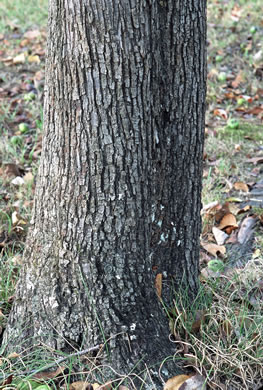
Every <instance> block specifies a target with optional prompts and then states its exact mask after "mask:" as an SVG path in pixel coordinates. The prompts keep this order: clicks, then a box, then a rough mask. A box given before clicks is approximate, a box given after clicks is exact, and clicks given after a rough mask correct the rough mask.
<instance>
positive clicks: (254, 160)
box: [247, 156, 263, 165]
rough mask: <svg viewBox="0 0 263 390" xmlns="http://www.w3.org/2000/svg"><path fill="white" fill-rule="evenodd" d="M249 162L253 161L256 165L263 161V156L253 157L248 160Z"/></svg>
mask: <svg viewBox="0 0 263 390" xmlns="http://www.w3.org/2000/svg"><path fill="white" fill-rule="evenodd" d="M247 162H248V163H253V164H254V165H257V164H260V163H263V156H260V157H252V158H250V159H248V160H247Z"/></svg>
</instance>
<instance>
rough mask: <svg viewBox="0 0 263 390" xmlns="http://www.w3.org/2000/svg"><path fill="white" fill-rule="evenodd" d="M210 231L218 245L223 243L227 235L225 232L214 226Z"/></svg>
mask: <svg viewBox="0 0 263 390" xmlns="http://www.w3.org/2000/svg"><path fill="white" fill-rule="evenodd" d="M212 232H213V235H214V237H215V240H216V243H217V244H218V245H223V244H224V243H225V241H226V239H227V238H228V237H229V236H228V235H227V234H226V233H225V232H223V231H222V230H220V229H218V228H217V227H215V226H214V227H213V228H212Z"/></svg>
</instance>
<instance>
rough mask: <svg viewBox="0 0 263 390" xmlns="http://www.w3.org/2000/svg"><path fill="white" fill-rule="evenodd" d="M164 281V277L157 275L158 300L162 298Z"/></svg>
mask: <svg viewBox="0 0 263 390" xmlns="http://www.w3.org/2000/svg"><path fill="white" fill-rule="evenodd" d="M162 281H163V275H162V274H157V275H156V277H155V288H156V293H157V296H158V298H159V299H160V298H161V296H162Z"/></svg>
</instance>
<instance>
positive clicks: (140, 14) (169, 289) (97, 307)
mask: <svg viewBox="0 0 263 390" xmlns="http://www.w3.org/2000/svg"><path fill="white" fill-rule="evenodd" d="M205 3H206V1H205V0H192V1H189V0H166V1H157V0H107V1H106V0H74V1H71V0H68V1H67V0H60V1H58V0H50V5H49V36H48V42H47V45H48V47H47V61H46V87H45V89H46V91H45V107H44V141H43V152H42V158H41V164H40V168H39V174H38V181H37V189H36V194H35V202H34V211H33V218H32V227H31V230H30V233H29V235H28V239H27V244H26V250H25V254H24V265H23V268H22V270H21V276H20V281H19V283H18V287H17V292H16V299H15V303H14V304H13V307H12V311H11V314H10V317H9V323H8V327H7V329H6V332H5V337H4V340H5V342H7V341H8V340H9V349H11V348H12V346H14V345H15V346H16V348H15V349H16V350H17V346H18V345H22V344H23V345H24V346H27V345H30V343H32V342H33V341H32V340H34V341H39V340H40V341H43V342H45V343H46V344H48V345H50V346H51V347H54V348H56V349H60V350H64V351H66V350H67V349H69V345H70V343H71V344H72V343H74V345H79V346H82V347H83V348H85V347H87V346H92V345H96V344H97V343H100V342H103V341H104V339H108V338H110V337H113V338H112V339H111V340H110V341H109V342H108V345H109V348H110V350H111V351H112V357H113V360H112V361H113V366H114V367H116V368H117V369H121V370H124V371H125V370H126V371H127V370H128V369H130V368H131V367H132V365H133V364H135V363H136V362H138V360H139V359H141V358H144V360H145V361H146V363H152V362H154V361H155V363H158V359H159V358H163V357H165V356H166V355H165V354H166V353H172V352H173V346H170V344H169V342H168V322H167V319H166V318H165V314H164V311H163V310H162V305H160V304H159V303H158V299H157V297H156V291H155V288H154V280H155V277H156V274H159V273H161V274H162V276H163V290H162V298H163V299H164V301H165V302H166V303H168V301H169V299H170V298H171V296H172V293H173V288H174V286H175V287H178V286H179V285H180V283H185V285H187V286H188V290H189V294H190V295H192V296H194V294H195V293H196V291H197V288H198V260H199V235H200V224H201V221H200V208H201V176H202V154H203V129H204V113H205V92H206V87H205V83H206V81H205V80H206V59H205V58H206V53H205V46H206V15H205ZM22 325H24V326H23V328H22ZM120 332H121V333H122V334H121V335H119V336H117V337H114V336H115V335H116V334H118V333H120Z"/></svg>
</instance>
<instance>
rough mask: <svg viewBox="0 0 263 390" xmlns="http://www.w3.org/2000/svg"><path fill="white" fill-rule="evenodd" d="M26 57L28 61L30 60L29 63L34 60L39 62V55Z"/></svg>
mask: <svg viewBox="0 0 263 390" xmlns="http://www.w3.org/2000/svg"><path fill="white" fill-rule="evenodd" d="M27 59H28V62H30V63H34V62H36V63H37V64H39V63H40V58H39V56H28V58H27Z"/></svg>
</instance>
